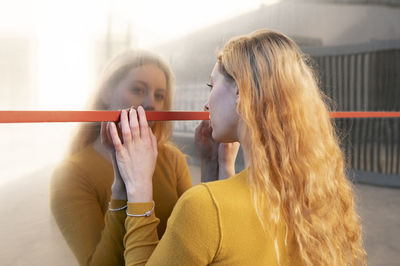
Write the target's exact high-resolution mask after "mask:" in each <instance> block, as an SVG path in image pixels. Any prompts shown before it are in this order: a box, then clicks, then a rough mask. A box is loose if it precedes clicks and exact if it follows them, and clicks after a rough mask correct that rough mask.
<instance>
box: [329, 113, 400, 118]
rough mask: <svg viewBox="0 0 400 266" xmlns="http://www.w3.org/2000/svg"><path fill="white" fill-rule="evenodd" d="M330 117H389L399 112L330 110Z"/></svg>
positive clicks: (398, 115) (399, 114)
mask: <svg viewBox="0 0 400 266" xmlns="http://www.w3.org/2000/svg"><path fill="white" fill-rule="evenodd" d="M330 116H331V118H391V117H400V112H331V113H330Z"/></svg>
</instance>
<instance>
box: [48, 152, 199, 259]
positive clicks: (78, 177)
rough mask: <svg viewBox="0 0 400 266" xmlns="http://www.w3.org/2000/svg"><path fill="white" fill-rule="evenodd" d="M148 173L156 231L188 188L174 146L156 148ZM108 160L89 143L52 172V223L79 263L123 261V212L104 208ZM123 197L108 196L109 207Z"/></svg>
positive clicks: (108, 181)
mask: <svg viewBox="0 0 400 266" xmlns="http://www.w3.org/2000/svg"><path fill="white" fill-rule="evenodd" d="M158 153H159V154H158V158H157V164H156V169H155V172H154V175H153V195H154V201H155V203H156V207H155V213H156V214H157V217H159V218H160V223H159V225H158V227H157V228H156V227H155V229H157V231H158V235H159V236H160V237H161V236H162V235H163V234H164V231H165V227H166V223H167V219H168V217H169V216H170V214H171V212H172V209H173V207H174V205H175V203H176V201H177V200H178V198H179V197H180V196H181V194H182V193H183V192H184V191H186V190H187V189H188V188H190V187H191V186H192V182H191V179H190V174H189V169H188V166H187V163H186V158H185V156H184V155H183V154H182V153H181V152H180V151H179V150H178V149H177V148H175V147H173V146H170V145H168V146H163V147H159V151H158ZM113 180H114V174H113V168H112V164H111V163H110V162H108V161H107V160H106V159H105V158H103V157H102V156H101V155H100V154H99V153H97V152H96V151H95V150H94V149H93V147H92V146H88V147H86V148H85V149H83V150H82V151H81V152H79V153H77V154H75V155H73V156H71V157H69V158H68V159H67V160H65V161H64V162H63V163H62V164H61V165H59V166H58V167H57V169H56V170H55V172H54V173H53V177H52V181H51V188H50V197H51V199H50V202H51V210H52V213H53V215H54V217H55V219H56V222H57V224H58V226H59V228H60V230H61V232H62V234H63V236H64V238H65V239H66V241H67V243H68V245H69V246H70V248H71V249H72V251H73V253H74V254H75V256H76V258H77V259H78V261H79V263H80V265H124V258H123V250H124V248H123V242H122V240H123V237H124V235H125V228H124V222H125V218H126V214H125V210H123V211H119V212H109V211H107V210H108V202H109V201H110V197H111V185H112V183H113ZM125 204H126V201H122V200H112V201H111V208H118V207H122V206H124V205H125Z"/></svg>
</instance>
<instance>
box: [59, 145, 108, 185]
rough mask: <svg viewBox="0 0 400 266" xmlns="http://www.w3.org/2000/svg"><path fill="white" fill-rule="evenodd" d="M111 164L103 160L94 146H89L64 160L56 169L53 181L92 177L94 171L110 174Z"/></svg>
mask: <svg viewBox="0 0 400 266" xmlns="http://www.w3.org/2000/svg"><path fill="white" fill-rule="evenodd" d="M110 165H111V164H110V163H109V162H108V161H107V160H106V159H105V158H103V157H102V156H101V155H100V154H99V153H98V152H96V150H95V149H94V148H93V146H92V145H88V146H87V147H85V148H83V149H82V150H81V151H79V152H76V153H74V154H72V155H69V156H67V157H66V158H64V159H63V160H62V161H61V162H60V163H59V164H58V165H57V166H56V167H55V170H54V172H53V179H54V178H58V179H66V178H67V179H69V180H70V179H71V178H75V177H76V178H81V177H83V176H89V175H91V172H93V171H94V170H96V171H101V172H108V171H106V170H108V169H101V168H109V167H110Z"/></svg>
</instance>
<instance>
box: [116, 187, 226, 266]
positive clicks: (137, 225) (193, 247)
mask: <svg viewBox="0 0 400 266" xmlns="http://www.w3.org/2000/svg"><path fill="white" fill-rule="evenodd" d="M142 204H143V205H144V204H147V206H143V205H141V206H138V203H128V211H129V213H131V212H133V213H135V214H138V209H140V208H142V209H140V210H139V211H140V212H142V213H143V211H146V210H148V209H150V208H151V206H152V205H151V203H142ZM143 207H145V208H144V209H145V210H144V209H143ZM149 207H150V208H149ZM146 208H147V209H146ZM218 213H219V212H218V209H217V205H216V203H215V201H214V199H213V198H212V195H211V194H210V192H209V191H208V189H207V188H206V187H205V186H204V185H199V186H196V187H193V188H192V189H189V190H188V191H187V192H185V193H184V194H183V195H182V197H181V198H180V199H179V200H178V203H177V204H176V206H175V208H174V210H173V212H172V214H171V217H170V219H169V220H168V225H167V230H166V231H165V234H164V236H163V238H162V239H161V241H159V243H158V237H157V234H156V233H155V232H156V226H157V220H158V219H157V218H156V217H155V215H154V213H153V214H152V215H151V216H150V217H139V218H138V217H127V218H126V220H125V228H126V232H127V233H126V235H125V238H124V245H125V249H126V250H125V262H126V265H144V264H146V265H208V264H210V263H211V262H213V261H214V260H215V259H216V258H217V255H218V252H219V249H220V243H221V239H222V236H221V228H220V221H219V214H218ZM157 243H158V244H157Z"/></svg>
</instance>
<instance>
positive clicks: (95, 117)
mask: <svg viewBox="0 0 400 266" xmlns="http://www.w3.org/2000/svg"><path fill="white" fill-rule="evenodd" d="M120 113H121V111H0V123H37V122H100V121H114V122H117V121H119V117H120ZM146 116H147V120H149V121H168V120H208V119H209V114H208V112H190V111H181V112H178V111H146ZM330 117H331V118H393V117H400V112H331V113H330Z"/></svg>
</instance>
